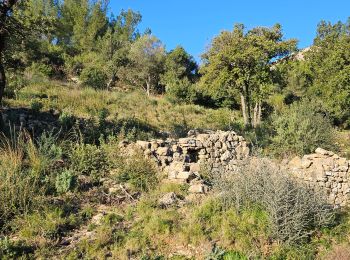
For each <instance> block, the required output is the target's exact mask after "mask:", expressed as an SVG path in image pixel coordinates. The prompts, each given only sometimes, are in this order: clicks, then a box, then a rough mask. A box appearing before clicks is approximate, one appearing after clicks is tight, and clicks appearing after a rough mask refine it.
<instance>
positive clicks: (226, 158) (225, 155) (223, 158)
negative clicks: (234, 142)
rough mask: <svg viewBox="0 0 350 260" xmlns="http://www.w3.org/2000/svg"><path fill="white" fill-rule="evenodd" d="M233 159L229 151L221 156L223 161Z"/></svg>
mask: <svg viewBox="0 0 350 260" xmlns="http://www.w3.org/2000/svg"><path fill="white" fill-rule="evenodd" d="M231 158H232V155H231V153H230V152H229V151H226V152H225V153H224V154H223V155H222V156H221V158H220V159H221V161H229V160H230V159H231Z"/></svg>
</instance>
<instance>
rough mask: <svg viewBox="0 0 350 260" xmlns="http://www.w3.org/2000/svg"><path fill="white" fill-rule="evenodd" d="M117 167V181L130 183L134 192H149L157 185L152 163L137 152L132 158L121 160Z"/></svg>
mask: <svg viewBox="0 0 350 260" xmlns="http://www.w3.org/2000/svg"><path fill="white" fill-rule="evenodd" d="M117 167H118V174H117V180H118V181H120V182H126V183H130V184H131V185H132V186H133V188H135V189H136V190H140V191H150V190H152V189H153V188H154V187H155V186H156V184H157V183H158V176H157V170H156V167H155V165H154V163H153V162H152V161H150V160H149V159H146V158H145V157H144V155H143V154H142V153H138V152H137V153H135V154H134V155H133V156H130V157H128V158H123V159H122V160H121V161H120V163H119V165H118V166H117Z"/></svg>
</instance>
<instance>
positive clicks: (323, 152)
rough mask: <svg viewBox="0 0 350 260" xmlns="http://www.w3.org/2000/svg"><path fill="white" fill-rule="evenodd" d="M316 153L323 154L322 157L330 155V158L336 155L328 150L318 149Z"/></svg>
mask: <svg viewBox="0 0 350 260" xmlns="http://www.w3.org/2000/svg"><path fill="white" fill-rule="evenodd" d="M315 153H317V154H321V155H329V156H333V155H334V153H333V152H331V151H327V150H325V149H322V148H320V147H319V148H317V149H316V150H315Z"/></svg>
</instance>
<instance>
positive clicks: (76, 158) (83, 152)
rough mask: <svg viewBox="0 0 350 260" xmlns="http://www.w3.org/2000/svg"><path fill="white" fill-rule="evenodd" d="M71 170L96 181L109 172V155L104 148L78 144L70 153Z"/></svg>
mask: <svg viewBox="0 0 350 260" xmlns="http://www.w3.org/2000/svg"><path fill="white" fill-rule="evenodd" d="M69 157H70V161H71V169H72V170H73V171H74V172H75V173H77V174H84V175H87V176H91V177H93V179H95V180H96V181H97V180H98V179H99V177H102V176H103V175H104V174H106V173H107V171H108V170H109V166H110V163H109V160H108V154H107V153H106V151H105V150H104V149H103V147H98V146H96V145H91V144H83V143H82V144H77V145H75V146H74V147H73V148H72V150H71V152H70V155H69Z"/></svg>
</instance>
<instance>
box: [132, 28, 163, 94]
mask: <svg viewBox="0 0 350 260" xmlns="http://www.w3.org/2000/svg"><path fill="white" fill-rule="evenodd" d="M129 59H130V60H131V62H132V64H133V66H132V67H131V68H130V70H129V72H128V79H129V80H130V81H131V82H136V83H137V84H138V87H139V88H141V89H144V90H146V93H147V94H148V95H150V93H151V91H152V92H157V91H159V87H160V86H159V78H160V75H161V73H162V72H163V63H164V59H165V47H164V45H163V44H162V42H161V41H160V40H159V39H158V38H157V37H155V36H152V35H147V34H146V35H143V36H142V37H140V38H139V39H137V40H136V41H135V42H134V43H133V44H132V46H131V49H130V53H129ZM134 84H135V83H134Z"/></svg>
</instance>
